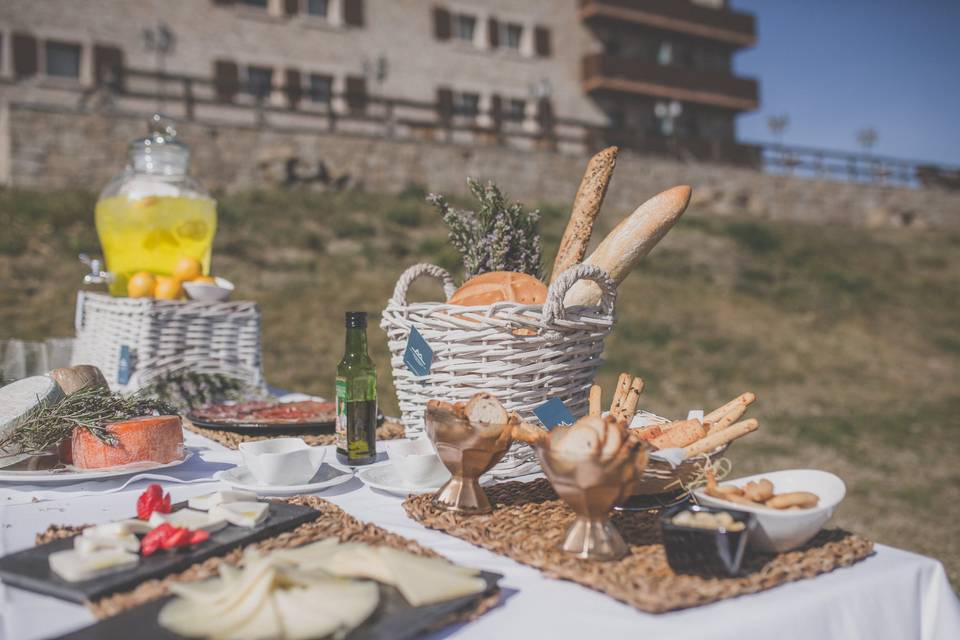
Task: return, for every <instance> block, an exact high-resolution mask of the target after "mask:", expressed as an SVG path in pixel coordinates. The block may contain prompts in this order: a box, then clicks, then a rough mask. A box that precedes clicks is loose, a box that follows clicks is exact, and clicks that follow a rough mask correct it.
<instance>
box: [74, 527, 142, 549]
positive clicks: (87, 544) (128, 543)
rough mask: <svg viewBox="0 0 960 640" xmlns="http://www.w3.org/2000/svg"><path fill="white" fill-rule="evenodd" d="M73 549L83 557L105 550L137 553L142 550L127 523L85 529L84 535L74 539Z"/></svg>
mask: <svg viewBox="0 0 960 640" xmlns="http://www.w3.org/2000/svg"><path fill="white" fill-rule="evenodd" d="M73 548H74V549H76V550H77V551H78V552H79V553H81V554H83V555H90V554H93V553H95V552H97V551H99V550H103V549H113V550H117V551H129V552H130V553H137V552H138V551H139V550H140V540H139V539H137V536H135V535H134V534H133V532H131V531H130V529H129V528H128V527H127V525H126V524H125V523H123V522H110V523H107V524H98V525H97V526H95V527H87V528H86V529H84V530H83V533H81V534H80V535H79V536H77V537H76V538H74V540H73Z"/></svg>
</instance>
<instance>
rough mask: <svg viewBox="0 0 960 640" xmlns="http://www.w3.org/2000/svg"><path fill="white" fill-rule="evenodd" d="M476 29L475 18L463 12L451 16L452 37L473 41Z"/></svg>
mask: <svg viewBox="0 0 960 640" xmlns="http://www.w3.org/2000/svg"><path fill="white" fill-rule="evenodd" d="M476 30H477V19H476V18H475V17H474V16H470V15H467V14H465V13H457V14H454V16H453V37H454V38H455V39H456V40H463V41H464V42H470V43H472V42H473V34H474V32H475V31H476Z"/></svg>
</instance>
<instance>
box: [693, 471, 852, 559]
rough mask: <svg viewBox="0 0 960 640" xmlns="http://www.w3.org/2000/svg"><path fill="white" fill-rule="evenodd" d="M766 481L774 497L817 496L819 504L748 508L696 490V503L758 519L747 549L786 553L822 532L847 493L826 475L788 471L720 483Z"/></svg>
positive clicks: (738, 483)
mask: <svg viewBox="0 0 960 640" xmlns="http://www.w3.org/2000/svg"><path fill="white" fill-rule="evenodd" d="M760 478H766V479H767V480H769V481H770V482H772V483H773V490H774V492H775V493H789V492H791V491H810V492H811V493H815V494H817V495H818V496H820V503H819V504H818V505H817V506H816V507H813V508H812V509H788V510H779V509H769V508H767V507H751V506H748V505H744V504H740V503H739V502H729V501H727V500H721V499H719V498H713V497H711V496H708V495H707V494H705V493H704V492H703V489H697V490H696V491H694V494H695V495H696V497H697V500H698V501H699V502H701V503H702V504H705V505H707V506H708V507H719V508H722V509H737V510H739V511H747V512H750V513H755V514H756V515H757V528H756V529H754V530H753V531H752V532H751V533H750V546H751V547H753V548H754V549H757V550H759V551H774V552H781V551H789V550H790V549H795V548H797V547H799V546H800V545H802V544H804V543H806V542H807V541H809V540H810V538H812V537H813V536H815V535H817V532H818V531H820V529H822V528H823V525H825V524H826V523H827V520H829V519H830V517H831V516H832V515H833V512H834V511H836V509H837V506H838V505H839V504H840V502H841V501H842V500H843V497H844V496H845V495H846V493H847V487H846V485H844V484H843V480H841V479H840V478H838V477H837V476H835V475H833V474H832V473H828V472H826V471H818V470H816V469H790V470H787V471H771V472H770V473H758V474H757V475H755V476H747V477H746V478H737V479H736V480H727V481H725V482H721V483H720V486H735V487H742V486H743V485H745V484H746V483H748V482H750V481H751V480H759V479H760Z"/></svg>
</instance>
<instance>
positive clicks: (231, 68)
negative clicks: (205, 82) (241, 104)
mask: <svg viewBox="0 0 960 640" xmlns="http://www.w3.org/2000/svg"><path fill="white" fill-rule="evenodd" d="M213 85H214V87H215V89H216V92H217V100H219V101H220V102H233V100H234V98H236V97H237V93H239V92H240V69H239V68H238V67H237V63H236V62H230V61H229V60H217V61H215V62H214V63H213Z"/></svg>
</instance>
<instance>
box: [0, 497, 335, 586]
mask: <svg viewBox="0 0 960 640" xmlns="http://www.w3.org/2000/svg"><path fill="white" fill-rule="evenodd" d="M186 506H187V504H186V503H185V502H182V503H179V504H176V505H173V507H174V510H177V509H179V508H183V507H186ZM317 514H318V512H317V511H316V510H315V509H311V508H310V507H306V506H302V505H295V504H289V503H287V502H270V514H269V516H268V517H267V519H266V520H264V521H263V522H261V523H260V524H258V525H257V526H256V527H253V528H248V527H237V526H234V525H228V526H226V527H224V528H223V529H221V530H220V531H216V532H214V533H212V534H210V539H209V540H207V541H206V542H202V543H200V544H198V545H196V546H193V547H190V548H188V549H180V550H177V551H174V552H158V553H156V554H154V555H152V556H148V557H146V558H144V557H141V558H140V562H139V563H137V566H136V567H134V568H132V569H128V570H126V571H119V572H116V573H111V574H107V575H103V576H99V577H96V578H93V579H91V580H84V581H81V582H67V581H66V580H63V579H62V578H60V577H59V576H57V575H56V574H55V573H53V572H52V571H51V570H50V561H49V557H50V554H51V553H53V552H55V551H62V550H64V549H72V548H73V538H72V537H71V538H62V539H60V540H54V541H53V542H49V543H47V544H43V545H39V546H36V547H33V548H31V549H24V550H23V551H18V552H17V553H12V554H10V555H7V556H4V557H2V558H0V580H2V581H3V582H4V583H5V584H7V585H9V586H13V587H19V588H21V589H26V590H28V591H36V592H37V593H42V594H44V595H48V596H53V597H55V598H60V599H62V600H69V601H70V602H78V603H83V602H86V601H92V600H97V599H99V598H102V597H103V596H106V595H109V594H111V593H115V592H117V591H126V590H129V589H132V588H133V587H135V586H136V585H138V584H140V583H141V582H145V581H147V580H153V579H155V578H162V577H164V576H166V575H169V574H171V573H176V572H178V571H184V570H185V569H187V568H188V567H190V566H191V565H193V564H196V563H198V562H203V561H204V560H206V559H207V558H211V557H214V556H222V555H224V554H226V553H227V552H229V551H230V550H232V549H235V548H236V547H240V546H245V545H248V544H250V543H252V542H257V541H259V540H263V539H264V538H270V537H273V536H276V535H278V534H280V533H283V532H284V531H289V530H291V529H294V528H296V527H298V526H300V525H301V524H303V523H304V522H309V521H310V520H313V519H315V518H316V517H317Z"/></svg>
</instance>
